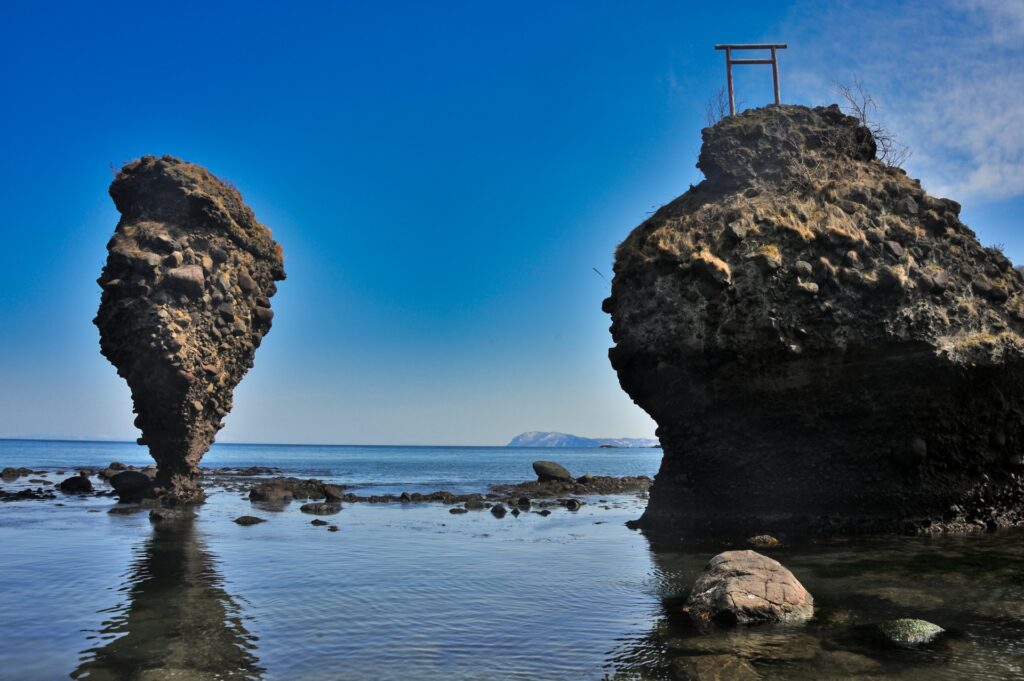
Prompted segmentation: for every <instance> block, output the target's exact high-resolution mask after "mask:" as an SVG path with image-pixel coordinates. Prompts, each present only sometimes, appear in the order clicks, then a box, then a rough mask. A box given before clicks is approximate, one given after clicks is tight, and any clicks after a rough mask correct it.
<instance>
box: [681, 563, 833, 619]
mask: <svg viewBox="0 0 1024 681" xmlns="http://www.w3.org/2000/svg"><path fill="white" fill-rule="evenodd" d="M685 610H686V612H687V613H688V614H689V615H690V618H691V619H693V620H694V622H695V623H697V624H698V625H706V624H709V623H714V624H723V625H732V624H755V623H759V622H803V621H805V620H808V619H810V618H811V617H812V616H813V615H814V598H813V597H812V596H811V594H809V593H807V590H806V589H804V587H803V585H802V584H801V583H800V582H799V581H798V580H797V578H796V577H794V576H793V573H792V572H790V571H789V570H787V569H786V568H785V567H784V566H783V565H782V564H781V563H780V562H779V561H777V560H774V559H772V558H769V557H767V556H762V555H761V554H760V553H757V552H756V551H726V552H725V553H720V554H718V555H717V556H715V557H714V558H712V559H711V561H710V562H708V565H707V567H706V568H705V570H704V572H703V574H701V576H700V577H698V578H697V581H696V582H695V583H694V585H693V591H692V592H691V593H690V598H689V599H688V600H687V602H686V607H685Z"/></svg>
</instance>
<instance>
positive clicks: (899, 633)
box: [878, 619, 945, 646]
mask: <svg viewBox="0 0 1024 681" xmlns="http://www.w3.org/2000/svg"><path fill="white" fill-rule="evenodd" d="M878 630H879V631H880V632H882V635H883V636H885V637H886V638H887V639H889V640H890V641H892V642H893V643H895V644H897V645H901V646H914V645H919V644H922V643H929V642H931V641H933V640H934V639H935V637H936V636H938V635H939V634H941V633H943V632H944V631H945V629H943V628H942V627H940V626H938V625H936V624H932V623H931V622H927V621H925V620H918V619H896V620H890V621H888V622H882V623H881V624H879V625H878Z"/></svg>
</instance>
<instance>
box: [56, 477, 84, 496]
mask: <svg viewBox="0 0 1024 681" xmlns="http://www.w3.org/2000/svg"><path fill="white" fill-rule="evenodd" d="M58 487H60V491H61V492H64V493H66V494H87V493H89V492H91V491H92V483H91V482H89V478H87V477H86V476H84V475H76V476H74V477H71V478H67V479H65V480H63V481H61V483H60V484H59V485H58Z"/></svg>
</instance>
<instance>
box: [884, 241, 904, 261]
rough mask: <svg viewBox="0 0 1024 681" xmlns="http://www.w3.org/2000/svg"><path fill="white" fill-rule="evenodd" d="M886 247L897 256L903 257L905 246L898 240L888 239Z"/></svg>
mask: <svg viewBox="0 0 1024 681" xmlns="http://www.w3.org/2000/svg"><path fill="white" fill-rule="evenodd" d="M885 247H886V248H887V249H888V250H889V252H890V253H892V254H893V255H894V256H896V257H897V258H902V257H903V246H902V245H900V243H899V242H898V241H886V242H885Z"/></svg>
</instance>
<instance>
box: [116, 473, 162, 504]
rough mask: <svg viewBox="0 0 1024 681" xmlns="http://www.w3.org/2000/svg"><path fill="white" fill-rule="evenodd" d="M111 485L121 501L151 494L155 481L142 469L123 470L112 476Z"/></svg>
mask: <svg viewBox="0 0 1024 681" xmlns="http://www.w3.org/2000/svg"><path fill="white" fill-rule="evenodd" d="M110 486H111V487H113V488H114V490H115V491H116V492H117V496H118V498H119V499H120V500H121V501H134V500H137V499H140V498H142V497H144V496H146V495H148V494H149V492H150V491H151V490H152V487H153V481H152V480H150V478H149V476H148V475H146V474H145V473H142V472H141V471H121V472H120V473H116V474H115V475H113V476H111V477H110Z"/></svg>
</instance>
